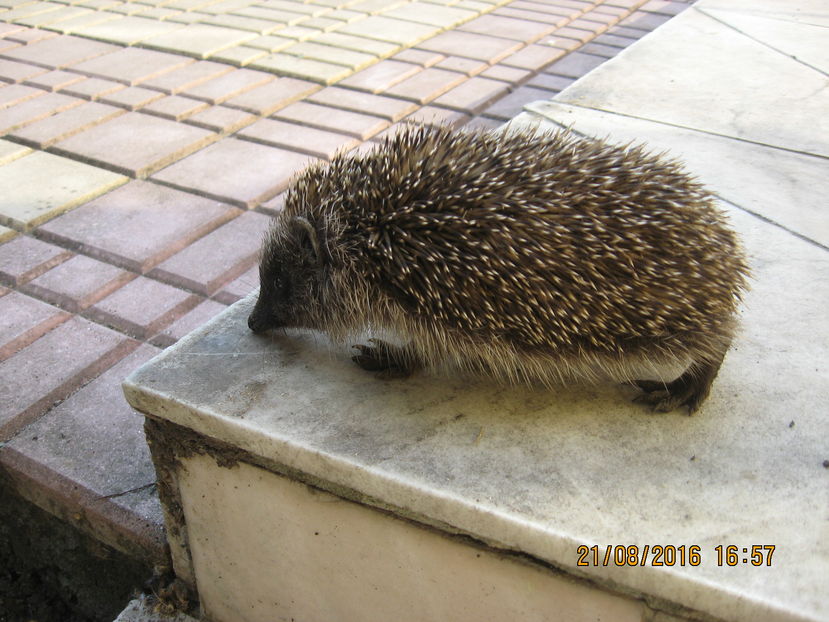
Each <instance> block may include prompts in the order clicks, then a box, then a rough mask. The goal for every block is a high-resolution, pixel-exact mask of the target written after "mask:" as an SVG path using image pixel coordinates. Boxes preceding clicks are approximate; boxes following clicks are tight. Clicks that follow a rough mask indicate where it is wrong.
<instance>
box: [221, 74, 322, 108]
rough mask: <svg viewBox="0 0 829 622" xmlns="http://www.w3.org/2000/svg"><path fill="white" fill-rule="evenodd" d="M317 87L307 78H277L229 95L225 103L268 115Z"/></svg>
mask: <svg viewBox="0 0 829 622" xmlns="http://www.w3.org/2000/svg"><path fill="white" fill-rule="evenodd" d="M319 88H320V86H319V85H318V84H315V83H313V82H308V81H307V80H297V79H295V78H278V79H276V80H274V81H273V82H268V83H267V84H263V85H262V86H258V87H256V88H253V89H251V90H249V91H246V92H245V93H242V94H241V95H237V96H235V97H231V98H230V99H228V100H227V101H226V102H225V104H226V105H227V106H230V107H231V108H241V109H242V110H247V111H248V112H254V113H256V114H258V115H268V114H271V113H273V112H276V111H277V110H279V109H280V108H284V107H285V106H287V105H288V104H292V103H294V102H295V101H297V100H299V99H302V98H303V97H305V96H306V95H310V94H311V93H313V92H315V91H317V90H319Z"/></svg>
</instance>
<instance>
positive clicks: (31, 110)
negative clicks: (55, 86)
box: [0, 93, 83, 134]
mask: <svg viewBox="0 0 829 622" xmlns="http://www.w3.org/2000/svg"><path fill="white" fill-rule="evenodd" d="M81 103H83V100H80V99H78V98H76V97H69V96H68V95H63V94H61V93H46V94H45V95H43V96H41V97H35V98H34V99H30V100H27V101H24V102H21V103H19V104H16V105H14V106H10V107H9V108H6V109H5V110H0V134H4V133H7V132H11V131H13V130H15V129H17V128H19V127H24V126H25V125H28V124H29V123H34V122H35V121H39V120H40V119H44V118H46V117H48V116H49V115H52V114H55V113H56V112H60V111H62V110H67V109H69V108H72V107H73V106H78V105H80V104H81Z"/></svg>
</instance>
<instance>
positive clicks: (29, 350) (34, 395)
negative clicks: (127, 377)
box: [0, 317, 136, 442]
mask: <svg viewBox="0 0 829 622" xmlns="http://www.w3.org/2000/svg"><path fill="white" fill-rule="evenodd" d="M135 345H136V342H134V341H132V340H130V339H128V338H127V337H124V336H123V335H120V334H119V333H116V332H115V331H112V330H109V329H108V328H104V327H103V326H99V325H98V324H94V323H93V322H89V321H88V320H84V319H82V318H78V317H74V318H72V319H70V320H67V321H66V322H64V323H63V324H61V325H60V326H58V327H57V328H55V329H54V330H52V331H50V332H49V333H47V334H46V335H44V336H43V337H41V338H40V339H38V340H37V341H35V342H34V343H32V344H31V345H29V346H27V347H25V348H23V349H22V350H20V351H19V352H18V353H17V354H15V355H13V356H11V357H9V358H8V359H6V360H5V361H3V362H2V363H0V377H2V378H3V382H2V383H0V442H1V441H5V440H8V439H9V438H11V437H12V436H14V435H15V434H16V433H17V432H18V431H20V430H21V429H22V428H24V427H25V426H26V425H28V424H29V423H31V422H32V421H34V420H35V419H37V418H38V417H39V416H40V415H42V414H43V413H44V412H46V411H47V410H48V409H49V407H50V406H51V405H52V404H53V403H54V402H56V401H58V400H61V399H63V398H65V397H66V396H68V395H69V394H70V393H71V392H72V391H73V390H74V389H76V388H77V387H79V386H80V385H81V384H83V383H84V382H85V381H88V380H90V379H92V378H94V377H95V376H97V375H98V374H99V373H100V372H101V371H103V370H104V369H106V368H107V367H109V366H110V365H112V363H113V362H115V361H116V360H118V359H120V358H121V357H122V356H123V355H124V354H126V353H127V352H128V351H129V350H130V349H132V348H134V347H135Z"/></svg>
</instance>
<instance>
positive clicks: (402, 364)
mask: <svg viewBox="0 0 829 622" xmlns="http://www.w3.org/2000/svg"><path fill="white" fill-rule="evenodd" d="M369 343H371V344H372V345H369V346H366V345H362V344H358V345H355V346H354V348H355V349H356V350H358V351H359V352H360V353H359V354H357V355H355V356H352V357H351V360H352V361H354V362H355V363H356V364H357V365H359V366H360V367H362V368H363V369H365V370H366V371H373V372H375V375H376V376H377V378H379V379H381V380H394V379H399V378H408V377H409V376H411V375H412V373H414V371H415V370H416V369H417V367H418V366H417V365H416V364H415V363H414V361H413V358H412V355H411V353H410V352H409V349H408V348H406V347H401V346H395V345H392V344H390V343H387V342H385V341H382V340H380V339H369Z"/></svg>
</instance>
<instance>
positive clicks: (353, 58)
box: [283, 41, 377, 70]
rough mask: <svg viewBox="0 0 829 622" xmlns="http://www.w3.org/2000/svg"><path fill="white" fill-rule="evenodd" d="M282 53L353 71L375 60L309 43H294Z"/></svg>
mask: <svg viewBox="0 0 829 622" xmlns="http://www.w3.org/2000/svg"><path fill="white" fill-rule="evenodd" d="M283 52H284V53H285V54H291V55H293V56H299V57H300V58H308V59H311V60H319V61H323V62H326V63H332V64H334V65H345V66H346V67H350V68H351V69H354V70H356V69H362V68H363V67H365V66H366V65H369V64H370V63H373V62H374V61H375V60H377V58H376V57H375V56H374V55H373V54H365V53H363V52H355V51H353V50H343V49H340V48H336V47H332V46H330V45H320V44H319V43H311V42H309V41H303V42H301V43H296V44H294V45H292V46H290V47H288V48H285V50H283Z"/></svg>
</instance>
